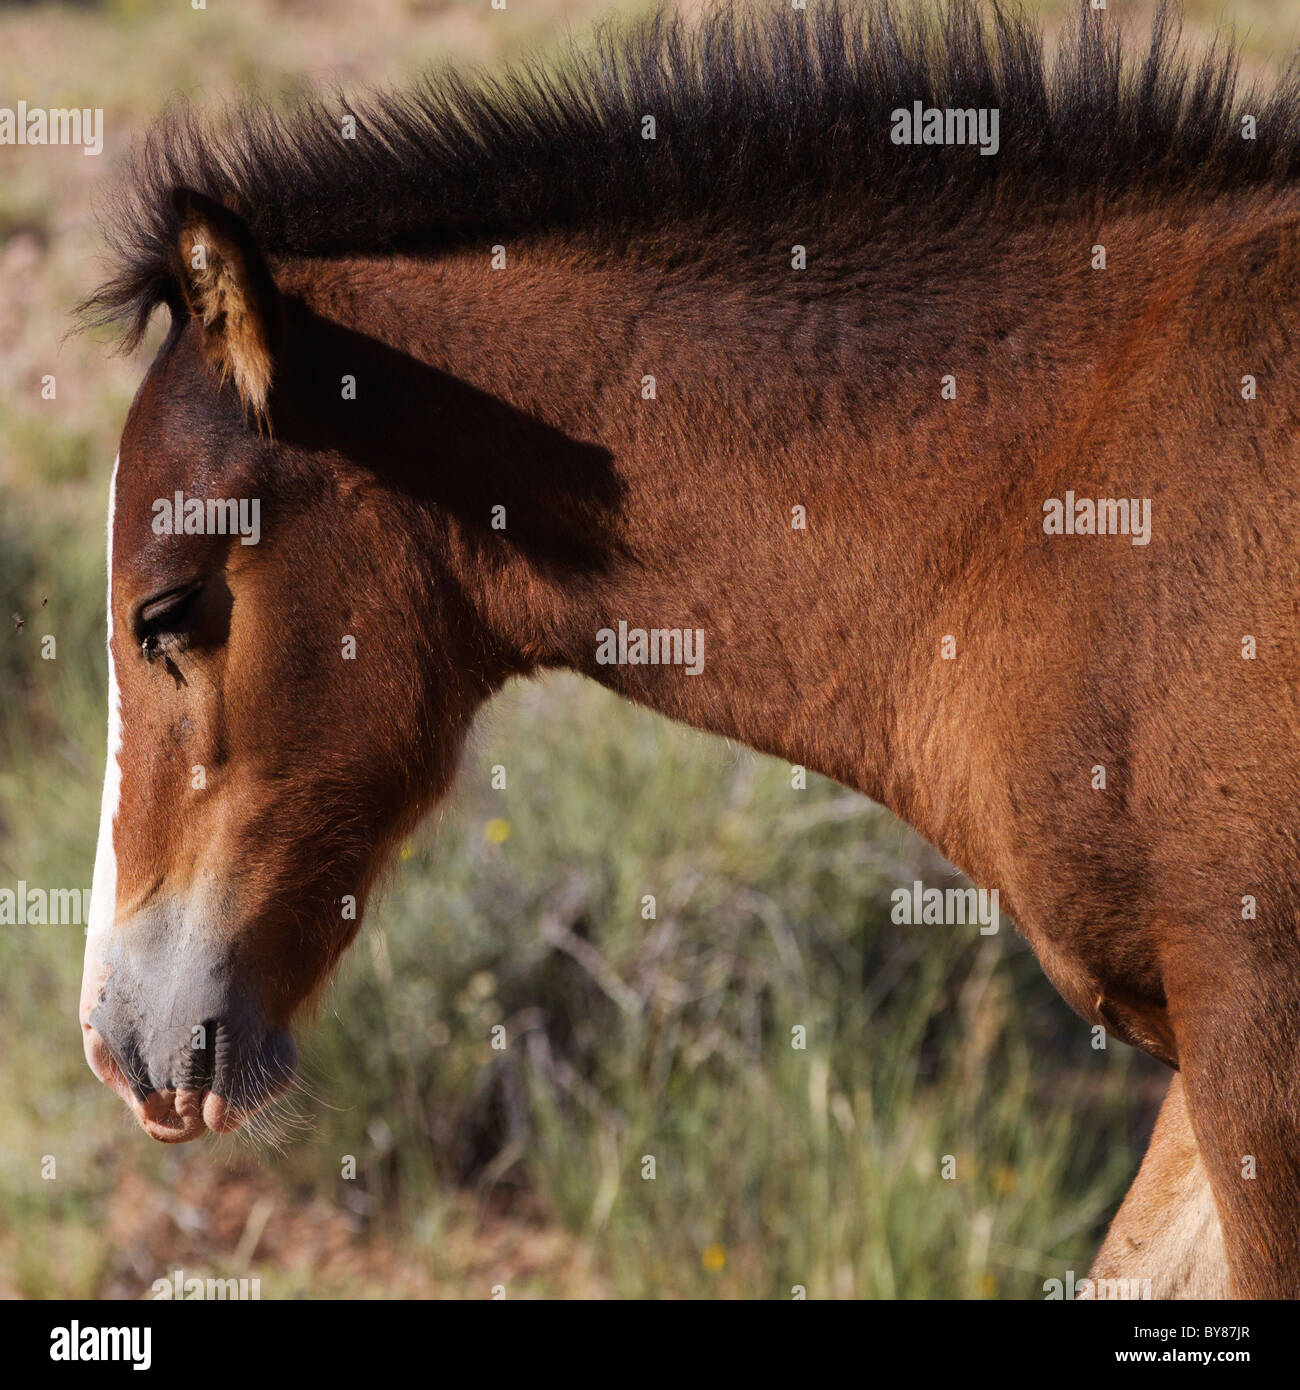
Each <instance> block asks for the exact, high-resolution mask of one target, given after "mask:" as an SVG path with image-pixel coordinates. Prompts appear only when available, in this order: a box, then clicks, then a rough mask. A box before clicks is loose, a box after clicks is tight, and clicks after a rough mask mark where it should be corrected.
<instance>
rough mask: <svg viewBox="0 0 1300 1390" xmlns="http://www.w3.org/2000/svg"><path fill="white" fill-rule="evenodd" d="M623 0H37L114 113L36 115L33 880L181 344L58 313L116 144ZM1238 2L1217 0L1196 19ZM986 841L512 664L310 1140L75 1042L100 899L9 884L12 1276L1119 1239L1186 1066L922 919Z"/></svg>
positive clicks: (88, 277) (840, 1270)
mask: <svg viewBox="0 0 1300 1390" xmlns="http://www.w3.org/2000/svg"><path fill="white" fill-rule="evenodd" d="M605 8H607V7H606V6H605V5H604V4H602V3H600V0H510V8H509V10H508V11H507V12H506V13H505V14H500V13H494V12H492V11H491V10H490V8H489V5H488V0H441V3H438V2H436V0H424V3H418V2H416V0H410V3H398V0H376V2H375V3H367V4H366V5H364V6H361V5H355V4H352V3H341V2H340V0H326V3H317V2H315V0H313V3H310V4H309V3H306V0H303V2H302V3H279V4H274V3H269V0H251V2H250V0H240V3H238V4H216V5H213V6H212V8H211V9H210V10H207V11H201V12H195V11H192V10H191V9H190V8H188V7H186V6H183V5H179V4H163V3H157V4H154V3H145V2H144V0H117V3H109V4H103V5H94V6H86V5H75V6H67V7H61V6H55V5H25V6H22V7H19V8H8V9H0V78H2V79H3V80H0V93H3V94H4V96H3V98H0V100H2V101H3V102H4V103H7V104H13V103H14V102H16V100H18V99H19V98H24V99H26V100H27V101H28V102H29V103H31V104H33V105H43V106H59V105H73V104H75V105H79V106H85V105H88V106H102V107H103V108H105V113H106V114H105V121H106V129H107V143H106V149H105V153H104V155H103V156H102V157H101V158H99V159H88V158H86V157H84V156H83V155H82V154H81V153H80V152H79V151H77V150H67V149H53V150H18V149H14V148H8V147H7V148H4V149H2V150H0V617H2V618H3V621H4V627H3V628H2V629H0V887H12V886H14V885H15V883H16V881H17V880H19V879H25V880H26V881H27V882H28V883H31V884H38V885H43V886H47V887H50V888H54V887H79V886H88V885H89V883H90V877H91V865H92V861H93V854H94V845H95V839H96V829H97V816H98V805H99V793H100V784H101V779H102V776H103V761H104V680H105V670H104V667H105V661H104V649H103V621H104V618H103V593H104V579H103V525H104V507H105V497H106V489H107V481H108V471H109V464H110V463H111V460H112V457H113V454H114V452H115V448H116V437H117V434H118V431H119V429H120V426H121V422H122V419H123V417H124V414H125V411H126V408H127V405H128V403H129V400H130V396H131V393H132V391H133V390H134V386H135V383H136V381H137V380H138V377H139V374H140V372H141V371H142V368H143V364H144V362H145V361H146V360H147V349H146V351H145V352H143V353H141V354H138V355H137V356H136V357H135V358H134V359H131V360H121V359H113V358H110V357H108V356H107V354H106V353H105V350H104V347H103V345H102V344H101V343H98V342H96V341H94V340H93V339H91V338H87V337H84V336H83V337H74V338H67V339H65V337H64V335H65V334H66V333H67V331H68V329H69V327H70V321H69V308H70V306H71V305H72V303H74V302H75V300H76V299H77V298H78V297H79V296H80V295H81V294H83V293H84V292H85V291H86V290H87V289H88V288H90V287H91V285H92V284H93V283H94V281H95V279H96V275H97V273H98V265H97V259H96V258H97V243H96V230H95V223H94V218H93V207H94V201H95V198H96V197H97V196H99V195H100V194H101V193H102V192H103V189H104V188H105V187H106V185H107V181H108V180H109V179H111V177H112V174H113V169H114V164H115V160H116V159H117V158H119V157H120V156H121V154H122V152H123V151H124V149H125V148H126V147H127V145H128V144H129V141H130V140H131V138H132V137H133V136H134V135H135V134H137V133H138V132H139V130H140V129H141V128H142V126H143V125H144V124H145V123H146V122H147V120H148V119H149V117H150V116H151V115H152V114H154V113H156V112H157V110H158V109H159V108H160V106H161V105H162V104H163V102H164V101H165V100H166V99H167V98H168V97H169V96H170V95H171V94H173V93H176V92H184V93H186V94H188V95H191V96H195V97H198V98H199V99H201V100H203V101H211V102H216V101H218V100H220V99H221V98H222V97H223V96H224V95H226V94H229V93H231V92H233V91H235V90H236V89H238V88H239V87H241V86H244V85H247V84H250V83H252V84H256V85H258V86H260V87H262V88H264V89H271V90H274V91H279V92H282V93H284V94H286V95H289V96H291V95H292V93H293V92H294V91H295V90H300V89H301V88H302V87H303V86H305V85H307V84H308V83H310V82H313V81H318V80H321V79H324V78H339V79H341V80H343V81H344V82H345V83H346V82H356V81H360V80H362V79H364V80H366V81H386V80H396V79H400V78H401V77H402V76H403V75H404V74H406V73H408V72H411V71H414V70H415V69H417V68H419V67H420V66H422V65H424V64H426V63H428V62H430V61H440V60H443V59H447V58H451V59H454V60H461V61H465V60H469V61H490V60H493V59H496V58H499V57H500V56H502V55H506V54H510V53H514V52H518V51H520V50H521V49H524V48H534V47H537V46H539V45H540V46H542V47H545V46H546V45H547V44H551V43H554V42H556V41H557V40H558V38H559V37H560V36H561V35H562V34H563V33H564V31H565V29H566V27H569V26H572V27H579V26H580V24H581V22H582V21H584V20H585V19H586V18H587V17H589V16H590V15H592V14H594V13H597V12H599V11H601V10H603V9H605ZM622 8H634V9H635V8H640V7H639V6H630V7H629V6H623V7H622ZM1042 8H1043V9H1044V11H1045V13H1046V14H1047V16H1048V18H1049V20H1054V19H1055V17H1056V16H1058V15H1059V13H1060V11H1061V9H1062V8H1063V6H1062V5H1061V4H1059V3H1053V4H1047V5H1045V6H1043V7H1042ZM1110 8H1111V9H1112V10H1113V11H1120V12H1122V13H1125V14H1131V15H1132V16H1133V17H1134V19H1135V22H1138V23H1140V22H1141V21H1142V19H1143V17H1144V16H1145V15H1146V14H1148V13H1149V9H1150V7H1149V5H1143V4H1132V5H1129V4H1125V3H1124V0H1111V6H1110ZM1214 13H1215V10H1214V8H1213V7H1211V6H1208V5H1199V4H1193V5H1190V6H1189V15H1190V18H1191V21H1192V30H1193V37H1194V38H1197V37H1199V35H1200V34H1201V33H1202V32H1203V29H1202V28H1198V27H1197V26H1199V25H1203V23H1204V22H1205V21H1207V20H1208V19H1209V18H1210V17H1211V16H1212V15H1213V14H1214ZM1230 14H1231V15H1232V16H1233V17H1235V18H1236V19H1237V20H1238V21H1240V22H1241V23H1242V25H1243V27H1244V26H1246V25H1249V26H1250V27H1249V32H1248V34H1247V51H1248V55H1249V59H1250V62H1251V64H1252V65H1258V66H1260V67H1261V68H1264V67H1266V66H1267V64H1268V63H1269V62H1270V61H1272V60H1276V59H1278V58H1279V57H1282V56H1285V55H1287V54H1289V53H1290V52H1291V51H1292V49H1293V47H1294V44H1295V38H1296V35H1295V28H1296V25H1295V21H1294V19H1293V18H1292V16H1291V14H1290V13H1289V0H1276V3H1265V0H1252V3H1249V4H1238V5H1236V6H1233V7H1232V8H1231V10H1230ZM46 373H54V374H55V376H56V379H57V399H56V400H55V401H43V400H42V399H41V395H40V383H41V378H42V376H43V375H44V374H46ZM42 599H46V600H48V602H47V603H46V604H45V606H44V607H42ZM10 613H18V614H21V615H23V616H25V617H26V618H27V620H28V621H27V627H26V629H25V630H24V631H23V632H22V633H18V632H16V631H15V629H14V627H13V624H12V622H11V621H10V618H9V615H10ZM46 633H50V634H53V635H54V636H55V637H56V639H57V644H58V647H57V659H56V660H54V661H44V660H41V659H40V658H39V642H40V638H41V637H42V636H43V635H44V634H46ZM495 764H502V765H504V766H505V767H506V769H507V773H508V788H507V790H504V791H494V790H492V789H491V786H490V769H491V768H492V766H493V765H495ZM951 874H952V871H951V870H950V869H949V868H948V867H947V866H946V865H944V864H943V862H942V861H941V860H940V859H939V858H938V856H937V855H935V854H934V853H933V851H932V850H930V849H929V848H928V847H927V846H925V845H924V844H922V843H921V842H920V841H919V840H917V839H916V837H915V836H913V835H911V834H910V832H908V831H907V830H906V829H905V828H903V827H901V826H900V825H898V823H897V822H895V821H894V820H893V819H892V818H891V817H889V816H888V815H887V814H886V813H884V812H883V811H881V810H880V809H879V808H877V807H874V806H872V805H871V804H870V803H869V802H867V801H865V800H864V799H863V798H861V797H858V796H855V795H851V794H849V793H847V792H845V791H844V790H843V789H841V788H838V787H836V786H833V785H831V784H829V783H826V782H821V781H818V780H816V779H814V781H813V783H812V785H810V787H809V788H808V789H807V790H806V791H794V790H792V789H791V786H790V778H789V771H788V769H787V768H785V767H784V766H782V765H780V764H777V763H775V762H772V761H770V760H764V759H760V758H757V757H755V756H753V755H752V754H750V753H748V752H747V751H745V750H743V749H740V748H736V747H733V746H731V745H728V744H725V743H722V742H720V741H717V740H713V739H709V738H705V737H703V736H700V735H696V734H694V733H692V732H690V731H688V730H684V729H681V728H678V727H675V726H672V725H669V724H667V723H664V722H662V721H660V720H658V719H656V718H654V717H653V716H651V715H648V714H645V713H643V712H640V711H637V710H634V709H632V708H630V707H628V706H625V705H622V704H619V703H618V702H616V701H615V700H614V699H613V698H612V697H610V696H608V695H606V694H605V693H604V692H602V691H600V690H599V689H597V688H596V687H594V686H590V685H587V684H585V683H583V682H581V681H579V680H578V679H576V678H561V679H555V680H551V681H548V682H545V683H540V684H535V685H530V686H519V687H516V688H511V689H510V690H508V691H507V692H506V693H505V694H504V695H503V696H502V697H501V698H500V699H499V700H498V701H497V702H496V703H495V704H494V705H493V706H492V707H491V709H490V710H489V711H488V712H487V714H486V716H485V717H484V719H483V720H482V722H481V724H480V726H479V728H478V730H477V732H476V736H475V738H474V741H473V744H472V746H471V749H470V752H469V755H468V757H467V759H466V765H465V769H464V774H463V777H462V781H461V786H460V790H459V794H458V796H457V798H456V799H455V801H454V803H453V804H452V805H451V806H450V807H449V808H448V810H447V811H446V813H445V815H444V816H443V817H442V818H441V820H440V823H439V824H438V825H436V826H430V827H428V828H427V829H426V831H425V832H423V833H422V834H421V835H420V836H419V837H418V838H417V839H415V840H414V841H413V842H412V843H411V844H409V845H408V846H407V847H406V848H405V849H404V851H403V854H402V858H401V862H400V863H399V864H398V865H397V866H396V868H395V870H394V873H393V878H392V883H391V887H390V889H389V891H388V893H387V894H386V896H385V898H384V900H383V901H382V903H381V904H380V906H379V908H378V910H377V911H376V912H374V913H373V914H372V917H371V919H370V921H369V922H368V924H367V927H366V929H365V931H364V933H363V936H362V937H361V939H360V940H359V942H358V943H357V945H356V946H354V948H353V950H352V952H351V953H350V956H349V957H348V959H347V961H346V963H345V965H344V967H343V969H342V971H341V974H340V976H339V978H338V981H337V983H336V985H335V986H334V987H333V988H332V990H331V992H330V994H329V996H328V1001H327V1005H326V1007H325V1008H324V1010H323V1011H322V1013H321V1015H320V1017H319V1018H318V1019H317V1020H316V1021H315V1023H314V1024H313V1025H311V1026H310V1027H309V1028H308V1029H307V1030H306V1033H305V1037H304V1039H303V1047H302V1051H303V1056H304V1071H305V1080H306V1089H305V1091H304V1093H303V1094H302V1095H300V1096H299V1097H297V1099H296V1101H295V1104H294V1111H295V1113H294V1114H293V1115H292V1116H290V1117H289V1120H288V1123H287V1124H286V1126H285V1138H284V1143H283V1146H282V1148H281V1149H280V1150H279V1151H274V1150H265V1149H255V1148H251V1147H250V1146H249V1145H248V1143H247V1142H246V1141H243V1140H241V1139H240V1138H239V1137H238V1136H236V1137H233V1138H231V1139H226V1140H220V1141H207V1142H205V1143H204V1144H202V1145H198V1146H193V1145H192V1146H187V1147H185V1148H183V1149H179V1150H171V1149H165V1148H163V1147H161V1146H158V1145H155V1144H153V1143H151V1142H150V1141H149V1140H147V1139H146V1138H145V1137H144V1136H143V1135H141V1134H140V1133H139V1132H138V1131H136V1130H135V1128H134V1125H133V1122H132V1121H131V1120H130V1119H129V1117H128V1116H127V1115H126V1113H125V1111H124V1109H123V1107H122V1106H121V1104H120V1103H119V1102H118V1101H117V1100H116V1098H115V1097H113V1096H112V1095H110V1094H109V1092H108V1091H107V1090H106V1089H105V1088H103V1087H102V1086H100V1085H98V1084H97V1083H96V1082H95V1081H94V1080H93V1078H92V1077H91V1075H90V1073H89V1071H88V1070H87V1069H86V1067H85V1064H84V1062H83V1060H82V1056H81V1049H80V1043H79V1037H78V1028H77V1023H76V1008H77V992H78V982H79V978H80V970H81V957H82V949H83V938H82V932H81V930H80V929H79V928H76V927H62V928H60V927H13V926H7V927H0V1294H4V1295H24V1296H31V1297H46V1296H57V1295H73V1296H114V1297H139V1296H141V1295H143V1294H147V1293H148V1290H149V1287H150V1285H151V1283H152V1281H153V1280H154V1279H156V1278H159V1277H162V1276H167V1275H169V1274H170V1272H171V1271H172V1270H173V1269H175V1268H181V1269H183V1270H184V1271H185V1273H186V1275H187V1276H193V1275H200V1276H203V1275H231V1274H236V1275H237V1274H243V1275H252V1276H256V1277H257V1278H259V1279H260V1280H261V1289H262V1293H263V1296H265V1297H272V1296H301V1297H315V1296H328V1295H331V1294H352V1295H384V1294H410V1295H429V1294H433V1295H450V1296H459V1295H464V1296H472V1297H487V1296H489V1294H490V1291H491V1289H492V1286H493V1285H495V1284H504V1285H505V1287H506V1290H507V1293H508V1295H509V1296H511V1297H516V1296H523V1295H529V1294H539V1295H549V1296H572V1295H580V1296H747V1297H749V1296H765V1297H766V1296H771V1297H783V1298H785V1297H790V1296H791V1290H792V1288H793V1286H796V1285H802V1286H804V1287H805V1288H806V1289H807V1291H808V1295H809V1296H810V1297H890V1296H899V1297H959V1298H962V1297H1028V1298H1033V1297H1041V1296H1042V1283H1043V1280H1045V1279H1047V1278H1052V1277H1063V1276H1064V1273H1065V1271H1066V1270H1068V1269H1073V1270H1075V1271H1077V1272H1083V1271H1084V1270H1086V1268H1087V1264H1088V1261H1089V1259H1090V1257H1091V1254H1092V1252H1093V1250H1094V1248H1095V1245H1096V1242H1097V1241H1098V1239H1099V1237H1100V1234H1101V1232H1102V1230H1103V1229H1104V1224H1105V1221H1106V1220H1107V1218H1108V1216H1109V1214H1110V1213H1111V1211H1112V1210H1113V1208H1114V1206H1115V1204H1116V1203H1117V1202H1118V1200H1119V1198H1120V1196H1121V1195H1122V1193H1123V1190H1124V1188H1125V1186H1126V1184H1127V1182H1128V1180H1129V1179H1130V1177H1131V1175H1132V1173H1133V1172H1134V1171H1135V1169H1136V1165H1137V1162H1138V1159H1139V1156H1140V1152H1141V1146H1142V1142H1143V1140H1144V1138H1145V1132H1146V1128H1147V1127H1148V1126H1149V1123H1150V1120H1151V1117H1152V1114H1153V1109H1152V1107H1153V1105H1154V1103H1155V1102H1156V1100H1157V1098H1158V1096H1159V1094H1160V1090H1161V1086H1162V1077H1161V1074H1160V1071H1159V1069H1158V1068H1156V1067H1155V1066H1154V1064H1151V1063H1149V1062H1148V1061H1147V1060H1146V1059H1144V1058H1141V1057H1138V1056H1135V1055H1134V1054H1132V1053H1130V1052H1128V1051H1127V1050H1126V1049H1125V1048H1123V1047H1122V1046H1121V1045H1119V1044H1117V1043H1112V1044H1111V1046H1110V1049H1109V1050H1108V1051H1105V1052H1096V1051H1093V1050H1092V1048H1091V1046H1090V1035H1089V1031H1088V1030H1087V1029H1086V1028H1085V1027H1084V1026H1083V1025H1082V1024H1081V1023H1080V1022H1079V1021H1078V1020H1077V1019H1076V1018H1075V1017H1074V1016H1073V1015H1072V1014H1071V1013H1070V1012H1069V1011H1068V1010H1067V1009H1066V1007H1065V1006H1064V1004H1062V1003H1061V1002H1060V1001H1059V999H1057V997H1056V996H1055V994H1054V993H1053V991H1052V990H1051V989H1050V987H1049V986H1048V985H1047V984H1046V982H1045V981H1044V979H1043V978H1042V975H1041V973H1040V972H1039V970H1038V967H1037V965H1036V963H1035V962H1034V960H1033V958H1032V956H1031V955H1030V954H1029V952H1028V950H1027V948H1026V947H1025V946H1024V944H1023V943H1022V942H1021V941H1020V940H1019V939H1018V938H1016V937H1015V936H1014V935H1013V934H1012V933H1011V931H1010V930H1009V929H1006V928H1004V930H1003V931H1002V932H1001V933H1000V934H999V935H997V936H993V937H980V936H978V935H976V934H973V933H972V932H970V931H969V930H962V929H959V928H940V927H911V928H908V927H897V926H892V925H891V924H890V923H889V920H888V902H889V892H890V890H891V889H892V888H893V887H896V886H898V885H900V884H910V883H911V881H912V880H913V879H914V878H923V879H925V880H926V881H927V883H932V884H938V885H944V884H946V883H948V882H950V881H953V880H952V878H951ZM645 894H654V895H655V897H656V899H657V904H658V915H657V918H656V920H654V921H650V922H647V921H643V920H642V918H641V914H640V902H641V899H642V897H643V895H645ZM497 1023H505V1024H506V1025H507V1028H508V1034H509V1037H510V1046H509V1047H508V1048H507V1049H506V1050H505V1051H504V1052H496V1051H493V1050H492V1049H491V1047H490V1046H489V1043H488V1035H489V1030H490V1028H491V1027H492V1026H493V1025H494V1024H497ZM797 1026H798V1027H802V1028H803V1029H804V1030H806V1037H807V1046H806V1048H804V1049H802V1050H798V1049H795V1048H794V1047H792V1045H791V1038H792V1029H794V1028H795V1027H797ZM348 1155H351V1156H352V1157H353V1158H354V1160H355V1168H356V1176H355V1177H354V1178H350V1179H349V1178H344V1177H343V1176H342V1172H343V1169H344V1165H345V1156H348ZM647 1155H650V1156H653V1158H654V1160H655V1177H654V1178H653V1180H647V1179H646V1178H644V1177H643V1176H642V1173H643V1161H644V1158H645V1156H647ZM944 1155H952V1156H953V1157H954V1158H955V1160H956V1177H955V1178H954V1179H952V1180H943V1179H942V1178H941V1176H940V1162H941V1159H942V1157H943V1156H944ZM47 1156H52V1157H53V1159H54V1163H55V1176H54V1177H53V1179H49V1178H45V1177H43V1176H42V1165H43V1163H45V1162H46V1158H47Z"/></svg>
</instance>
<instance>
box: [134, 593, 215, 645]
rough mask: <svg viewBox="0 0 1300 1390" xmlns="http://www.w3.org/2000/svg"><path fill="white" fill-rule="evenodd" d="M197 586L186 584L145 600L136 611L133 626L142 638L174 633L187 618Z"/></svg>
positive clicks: (195, 595)
mask: <svg viewBox="0 0 1300 1390" xmlns="http://www.w3.org/2000/svg"><path fill="white" fill-rule="evenodd" d="M198 594H199V585H197V584H186V585H183V586H181V587H180V588H176V589H168V590H167V592H166V593H162V594H156V595H154V597H153V598H150V599H146V600H145V601H144V602H143V603H142V604H141V605H140V607H139V608H138V609H137V610H136V615H135V626H136V632H137V634H138V635H139V636H140V637H142V638H148V637H153V636H157V635H158V634H160V633H164V632H175V631H176V630H177V628H179V627H180V626H181V625H182V624H183V623H184V622H185V619H186V618H187V617H188V616H189V614H190V610H191V609H192V608H193V607H194V600H195V599H196V598H197V597H198Z"/></svg>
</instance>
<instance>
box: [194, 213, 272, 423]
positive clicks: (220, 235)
mask: <svg viewBox="0 0 1300 1390" xmlns="http://www.w3.org/2000/svg"><path fill="white" fill-rule="evenodd" d="M172 205H173V206H174V207H175V209H176V214H177V218H178V222H177V227H176V245H175V256H174V268H175V270H176V275H177V279H178V281H179V284H180V292H181V296H182V297H183V299H184V300H185V304H186V306H187V307H188V309H189V311H190V313H191V314H193V316H194V318H195V319H196V320H197V322H198V324H199V326H200V328H201V329H202V332H203V344H204V351H205V353H206V355H207V358H208V361H209V362H210V363H211V364H212V366H213V367H214V368H215V369H216V370H217V371H218V373H219V374H220V375H221V377H222V378H223V379H224V378H226V377H227V376H228V377H230V378H232V379H233V381H234V383H235V389H236V390H237V391H238V392H239V398H240V400H241V401H242V402H243V403H244V405H245V407H246V408H251V409H252V410H253V411H254V413H255V414H256V415H257V417H258V419H259V420H265V419H266V416H267V402H268V400H269V398H270V394H271V376H272V373H273V370H274V365H275V345H276V338H277V336H278V326H279V293H278V291H277V290H276V288H275V281H274V280H273V279H272V278H271V272H270V270H269V269H268V268H267V264H266V261H265V260H264V259H263V258H262V253H261V251H260V250H259V249H258V246H257V243H256V242H255V241H254V240H253V234H252V232H250V231H249V229H248V227H247V226H246V225H245V223H244V221H243V219H242V218H240V217H238V216H237V215H236V214H235V213H233V212H231V211H230V209H229V208H226V207H223V206H222V205H221V204H220V203H218V202H216V201H215V200H214V199H212V198H209V197H206V196H205V195H204V194H202V193H198V192H196V191H195V190H194V189H192V188H176V189H173V190H172Z"/></svg>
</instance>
